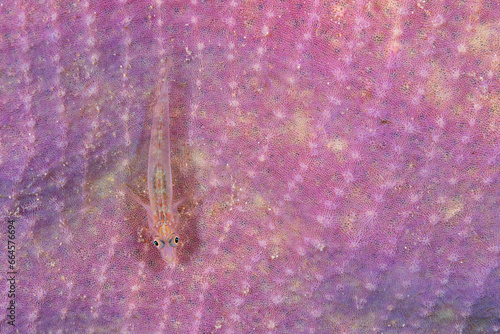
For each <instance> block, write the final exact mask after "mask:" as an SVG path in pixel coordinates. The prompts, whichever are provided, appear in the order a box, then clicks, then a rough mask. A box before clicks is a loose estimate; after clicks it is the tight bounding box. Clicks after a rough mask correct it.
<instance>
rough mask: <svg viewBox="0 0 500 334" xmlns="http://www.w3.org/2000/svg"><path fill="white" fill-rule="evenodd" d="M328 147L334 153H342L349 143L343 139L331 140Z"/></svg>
mask: <svg viewBox="0 0 500 334" xmlns="http://www.w3.org/2000/svg"><path fill="white" fill-rule="evenodd" d="M326 146H327V147H328V148H329V149H330V150H332V151H335V152H340V151H343V150H344V149H345V148H346V147H347V143H346V142H345V140H343V139H342V138H340V137H336V138H334V139H332V140H329V141H328V143H327V144H326Z"/></svg>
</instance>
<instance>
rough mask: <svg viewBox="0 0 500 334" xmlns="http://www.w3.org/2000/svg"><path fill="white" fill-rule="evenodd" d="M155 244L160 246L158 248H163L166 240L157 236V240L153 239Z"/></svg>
mask: <svg viewBox="0 0 500 334" xmlns="http://www.w3.org/2000/svg"><path fill="white" fill-rule="evenodd" d="M153 244H154V245H155V246H156V247H157V248H158V249H162V248H163V247H165V242H164V241H163V240H161V239H158V238H155V240H154V241H153Z"/></svg>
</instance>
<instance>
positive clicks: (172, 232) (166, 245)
mask: <svg viewBox="0 0 500 334" xmlns="http://www.w3.org/2000/svg"><path fill="white" fill-rule="evenodd" d="M171 68H172V61H171V60H170V59H169V60H168V61H167V64H166V67H165V71H164V72H165V73H164V75H162V78H161V80H160V82H159V83H158V86H157V88H156V92H155V96H154V102H153V106H152V112H153V117H152V126H151V140H150V143H149V158H148V175H147V180H148V193H149V205H147V204H145V203H144V202H143V201H142V200H141V199H140V198H139V197H138V196H137V195H135V194H134V193H132V192H131V191H127V193H129V195H131V196H132V197H133V198H134V199H135V200H136V201H137V202H139V204H141V205H142V206H143V207H144V209H145V210H146V212H147V214H148V225H149V230H150V232H151V234H152V236H153V245H154V246H155V247H156V248H157V249H158V250H159V251H160V254H161V257H162V259H163V260H164V261H165V262H167V263H170V264H172V263H175V262H176V258H177V256H176V249H177V247H178V246H179V244H180V242H181V240H180V238H179V235H178V234H177V232H176V231H177V228H178V225H179V224H178V215H177V206H178V204H179V203H176V204H175V205H173V204H172V199H173V196H172V193H173V186H172V168H171V161H170V109H169V89H170V81H169V75H170V70H171Z"/></svg>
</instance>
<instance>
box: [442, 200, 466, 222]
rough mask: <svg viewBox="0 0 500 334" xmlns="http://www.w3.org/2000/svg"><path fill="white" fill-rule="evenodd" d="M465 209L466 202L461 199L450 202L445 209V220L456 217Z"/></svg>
mask: <svg viewBox="0 0 500 334" xmlns="http://www.w3.org/2000/svg"><path fill="white" fill-rule="evenodd" d="M463 208H464V202H463V201H462V200H460V199H458V198H457V199H454V200H451V201H449V203H447V206H446V207H445V208H444V209H445V216H444V217H445V219H446V220H448V219H450V218H452V217H454V216H455V215H456V214H457V213H459V212H460V211H462V209H463Z"/></svg>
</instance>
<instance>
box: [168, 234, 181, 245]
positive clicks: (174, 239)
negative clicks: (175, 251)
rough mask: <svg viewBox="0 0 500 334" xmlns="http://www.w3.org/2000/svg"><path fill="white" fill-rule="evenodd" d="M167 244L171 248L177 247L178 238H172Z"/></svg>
mask: <svg viewBox="0 0 500 334" xmlns="http://www.w3.org/2000/svg"><path fill="white" fill-rule="evenodd" d="M168 243H169V244H170V246H172V247H177V245H178V244H179V237H178V236H174V237H172V239H170V241H169V242H168Z"/></svg>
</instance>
